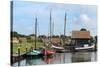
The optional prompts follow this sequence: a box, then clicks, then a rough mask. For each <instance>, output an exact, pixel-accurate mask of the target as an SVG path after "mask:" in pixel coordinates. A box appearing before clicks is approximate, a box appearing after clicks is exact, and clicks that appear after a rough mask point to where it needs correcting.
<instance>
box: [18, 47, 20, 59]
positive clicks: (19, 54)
mask: <svg viewBox="0 0 100 67" xmlns="http://www.w3.org/2000/svg"><path fill="white" fill-rule="evenodd" d="M18 57H20V47H18Z"/></svg>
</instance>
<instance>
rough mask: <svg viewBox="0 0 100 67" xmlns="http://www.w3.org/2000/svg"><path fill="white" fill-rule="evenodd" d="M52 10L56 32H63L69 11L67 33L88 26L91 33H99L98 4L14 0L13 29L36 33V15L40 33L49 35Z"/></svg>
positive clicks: (22, 32)
mask: <svg viewBox="0 0 100 67" xmlns="http://www.w3.org/2000/svg"><path fill="white" fill-rule="evenodd" d="M50 10H51V15H52V22H54V34H55V35H60V34H63V26H64V15H65V12H66V13H67V17H66V19H67V24H66V35H71V32H72V30H80V29H81V28H86V29H87V30H89V31H90V33H91V35H97V6H95V5H79V4H62V3H43V2H32V1H14V4H13V31H17V32H18V33H20V34H25V35H28V34H32V33H34V27H35V25H34V24H35V17H37V21H38V35H48V33H49V22H50V18H49V17H50Z"/></svg>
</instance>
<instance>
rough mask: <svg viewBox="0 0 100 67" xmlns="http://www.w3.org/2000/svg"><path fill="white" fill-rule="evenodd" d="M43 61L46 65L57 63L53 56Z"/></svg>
mask: <svg viewBox="0 0 100 67" xmlns="http://www.w3.org/2000/svg"><path fill="white" fill-rule="evenodd" d="M42 60H43V61H44V62H45V63H46V64H53V61H55V59H54V57H53V56H44V57H43V58H42Z"/></svg>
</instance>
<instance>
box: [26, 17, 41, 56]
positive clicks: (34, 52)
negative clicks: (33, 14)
mask: <svg viewBox="0 0 100 67" xmlns="http://www.w3.org/2000/svg"><path fill="white" fill-rule="evenodd" d="M36 40H37V18H36V19H35V49H33V48H31V50H30V52H28V53H27V55H28V56H37V55H40V54H41V51H40V50H37V49H36V43H37V42H36Z"/></svg>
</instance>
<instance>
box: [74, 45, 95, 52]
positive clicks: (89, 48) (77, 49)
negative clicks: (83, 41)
mask: <svg viewBox="0 0 100 67" xmlns="http://www.w3.org/2000/svg"><path fill="white" fill-rule="evenodd" d="M94 48H95V45H94V44H93V45H91V46H84V47H75V50H76V51H82V50H86V51H87V50H88V51H89V50H90V51H92V50H94Z"/></svg>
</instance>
